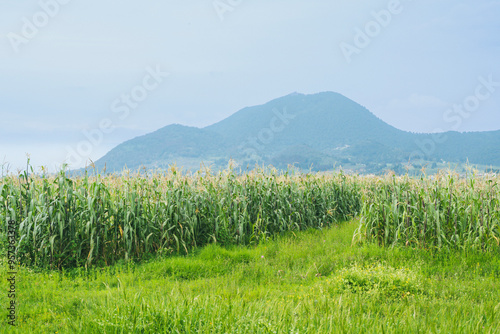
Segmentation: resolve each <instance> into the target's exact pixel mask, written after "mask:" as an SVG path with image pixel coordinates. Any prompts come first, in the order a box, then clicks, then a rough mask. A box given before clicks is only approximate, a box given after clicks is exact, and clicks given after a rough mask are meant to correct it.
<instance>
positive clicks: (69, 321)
mask: <svg viewBox="0 0 500 334" xmlns="http://www.w3.org/2000/svg"><path fill="white" fill-rule="evenodd" d="M357 226H358V223H357V222H350V223H346V224H344V225H342V226H340V227H332V228H330V229H326V230H323V231H307V232H300V233H295V234H293V233H292V234H290V235H288V236H286V237H280V238H278V240H275V241H269V242H266V243H263V244H261V245H259V246H256V247H253V248H246V247H234V248H231V249H224V248H220V247H218V246H214V245H211V246H207V247H205V248H203V249H200V250H198V251H196V252H195V253H194V254H190V255H189V256H172V257H168V258H164V259H157V260H154V261H151V262H149V263H145V264H141V265H133V264H121V265H120V264H119V265H116V266H113V267H108V268H105V269H100V270H97V271H91V272H85V271H84V270H82V271H81V272H80V273H78V271H73V272H71V273H66V274H60V273H59V272H44V273H36V272H33V271H32V270H30V269H27V268H21V269H20V270H19V273H18V278H17V279H18V282H17V286H16V289H17V303H18V306H17V307H18V309H17V310H18V320H17V325H18V327H17V328H16V329H15V330H13V329H12V328H10V326H7V323H6V321H5V319H6V317H5V314H6V311H5V307H4V305H7V295H6V293H2V294H1V295H0V305H1V306H2V307H1V309H2V311H1V312H0V316H1V318H2V326H0V332H17V333H41V332H49V333H56V332H57V333H329V332H331V333H430V332H432V333H498V332H500V315H499V311H500V289H498V286H499V283H500V254H498V253H497V254H495V253H488V254H486V253H478V252H469V253H464V252H457V251H446V250H441V251H440V252H439V253H436V254H433V253H432V252H430V251H426V250H422V249H420V250H414V249H409V248H382V247H379V246H377V245H374V244H364V245H352V242H351V241H352V237H353V233H354V231H355V229H356V227H357ZM1 271H2V272H7V269H6V265H5V263H2V268H1ZM0 288H1V290H2V291H7V284H6V280H5V279H2V282H1V286H0Z"/></svg>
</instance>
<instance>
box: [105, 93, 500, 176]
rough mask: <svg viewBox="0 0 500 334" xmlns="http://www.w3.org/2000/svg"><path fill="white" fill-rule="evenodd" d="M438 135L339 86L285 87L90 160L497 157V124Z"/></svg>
mask: <svg viewBox="0 0 500 334" xmlns="http://www.w3.org/2000/svg"><path fill="white" fill-rule="evenodd" d="M442 135H443V136H444V137H446V140H445V141H443V142H439V141H438V140H436V139H435V137H436V135H435V134H423V133H411V132H407V131H403V130H400V129H397V128H396V127H394V126H391V125H389V124H387V123H385V122H384V121H383V120H381V119H380V118H378V117H377V116H376V115H374V114H373V113H372V112H370V111H369V110H368V109H367V108H365V107H363V106H361V105H360V104H358V103H356V102H355V101H353V100H351V99H349V98H347V97H345V96H343V95H341V94H339V93H334V92H321V93H316V94H308V95H306V94H301V93H292V94H288V95H286V96H283V97H279V98H277V99H274V100H271V101H269V102H267V103H265V104H262V105H257V106H250V107H245V108H242V109H240V110H239V111H237V112H236V113H234V114H232V115H230V116H229V117H227V118H225V119H223V120H221V121H219V122H216V123H214V124H212V125H209V126H206V127H203V128H197V127H190V126H185V125H180V124H171V125H167V126H165V127H162V128H160V129H158V130H156V131H154V132H152V133H150V134H146V135H144V136H140V137H136V138H134V139H131V140H128V141H126V142H124V143H122V144H120V145H118V146H116V147H115V148H113V149H112V150H111V151H110V152H108V153H107V154H106V155H105V156H104V157H102V158H101V159H99V160H97V161H96V166H97V167H98V168H103V167H104V166H105V165H106V166H107V168H108V169H109V170H112V171H119V170H121V169H123V167H124V166H127V167H128V168H138V167H140V166H145V167H147V168H167V167H168V166H169V165H171V164H174V163H177V165H182V166H184V167H186V168H188V169H198V168H199V166H200V164H201V163H202V162H203V163H205V164H209V165H212V166H215V167H216V168H222V167H224V166H226V165H227V162H228V160H229V159H233V160H235V161H236V162H237V163H238V164H240V165H241V166H253V165H255V164H256V163H258V164H266V165H267V164H273V165H274V166H276V167H279V168H286V167H287V166H288V165H289V164H295V165H297V164H298V167H299V168H310V166H311V165H313V166H315V167H314V168H315V169H317V170H328V169H332V168H333V166H335V165H340V164H342V165H353V166H354V165H365V166H368V165H373V164H376V165H384V164H385V165H387V166H389V167H390V166H393V165H402V164H404V163H407V162H408V161H409V160H410V162H412V161H411V160H412V159H413V161H415V159H416V158H418V160H420V164H425V163H434V162H440V161H443V160H445V161H450V162H464V161H466V160H467V159H469V161H470V162H472V163H478V164H488V165H489V164H491V165H496V166H498V165H500V151H499V149H498V147H500V145H498V144H499V143H500V130H498V131H486V132H467V133H460V132H451V131H449V132H445V133H443V134H442ZM308 164H309V165H308ZM379 167H380V166H379Z"/></svg>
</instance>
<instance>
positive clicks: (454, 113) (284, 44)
mask: <svg viewBox="0 0 500 334" xmlns="http://www.w3.org/2000/svg"><path fill="white" fill-rule="evenodd" d="M499 59H500V0H476V1H460V0H439V1H438V0H413V1H411V0H401V1H397V0H385V1H378V0H370V1H368V0H359V1H352V0H349V1H347V0H346V1H344V0H335V1H333V0H308V1H305V0H300V1H299V0H216V1H214V0H182V1H172V0H148V1H130V0H106V1H96V0H85V1H83V0H42V1H34V0H23V1H19V0H0V116H1V117H0V164H1V163H2V162H4V161H6V162H9V163H10V165H11V169H14V170H15V169H16V168H20V167H21V166H22V165H23V164H24V162H25V159H26V153H29V154H31V159H32V163H33V164H34V165H35V166H39V165H46V166H48V167H49V168H50V169H53V168H55V166H57V165H59V164H61V163H62V162H64V161H65V160H66V161H67V160H68V154H69V153H70V152H77V151H78V152H80V153H81V152H83V153H85V154H83V155H84V156H83V157H82V158H83V159H82V160H81V162H80V164H78V163H77V162H76V159H75V160H74V161H73V166H72V167H79V165H82V164H84V160H85V158H87V157H89V158H91V159H93V160H97V159H98V158H100V157H101V156H102V155H104V154H105V153H106V152H107V151H109V150H110V149H111V148H112V147H114V146H115V145H117V144H119V143H120V142H122V141H124V140H127V139H130V138H133V137H135V136H137V135H142V134H145V133H148V132H152V131H154V130H157V129H158V128H160V127H163V126H166V125H168V124H171V123H180V124H184V125H190V126H200V127H201V126H206V125H209V124H212V123H214V122H217V121H220V120H222V119H224V118H225V117H227V116H229V115H230V114H232V113H234V112H236V111H237V110H239V109H241V108H243V107H245V106H250V105H257V104H262V103H265V102H267V101H269V100H272V99H274V98H277V97H280V96H283V95H286V94H289V93H291V92H295V91H297V92H301V93H307V94H311V93H317V92H321V91H335V92H339V93H341V94H343V95H345V96H347V97H349V98H351V99H353V100H354V101H356V102H358V103H360V104H362V105H363V106H365V107H367V108H368V109H369V110H370V111H372V112H373V113H374V114H375V115H377V116H378V117H380V118H381V119H382V120H384V121H386V122H387V123H389V124H391V125H393V126H395V127H397V128H400V129H403V130H408V131H414V132H433V131H436V130H439V129H441V130H452V129H453V130H457V131H479V130H498V129H500V63H499ZM155 72H156V73H155ZM166 72H168V75H166V74H165V73H166ZM454 105H458V106H462V109H461V110H462V111H461V113H459V111H458V110H460V109H450V108H453V106H454ZM463 107H465V108H466V109H468V110H469V111H468V112H467V111H464V110H463ZM452 120H454V121H452ZM99 126H101V128H102V129H101V130H99ZM110 127H111V129H110ZM85 133H87V137H90V139H87V137H86V135H85ZM499 144H500V143H499ZM87 153H88V154H87ZM80 155H81V154H80Z"/></svg>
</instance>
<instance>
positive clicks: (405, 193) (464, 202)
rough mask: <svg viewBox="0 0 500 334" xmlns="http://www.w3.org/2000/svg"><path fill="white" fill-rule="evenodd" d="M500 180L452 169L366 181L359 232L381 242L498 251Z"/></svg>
mask: <svg viewBox="0 0 500 334" xmlns="http://www.w3.org/2000/svg"><path fill="white" fill-rule="evenodd" d="M499 183H500V178H498V177H495V176H490V177H475V176H472V177H468V178H460V177H458V175H454V174H452V173H447V174H438V175H436V176H435V177H433V178H429V177H422V178H420V179H414V178H410V177H408V176H404V177H396V176H392V177H386V178H379V179H376V180H372V181H369V182H368V181H365V182H364V184H363V185H361V186H360V187H361V188H362V189H363V195H362V202H363V208H362V210H361V221H360V227H359V229H358V231H357V236H358V238H360V239H361V240H372V241H376V242H378V243H379V244H380V245H385V246H391V245H407V246H412V247H425V248H443V247H446V248H449V247H451V248H476V249H486V248H490V249H495V250H497V251H498V250H499V241H500V184H499Z"/></svg>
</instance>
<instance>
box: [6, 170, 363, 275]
mask: <svg viewBox="0 0 500 334" xmlns="http://www.w3.org/2000/svg"><path fill="white" fill-rule="evenodd" d="M359 194H360V192H359V189H358V186H357V183H356V182H355V180H354V179H353V178H350V177H346V176H345V175H343V174H337V175H334V176H321V175H309V174H308V175H294V174H288V173H285V174H283V173H281V174H280V173H278V172H277V171H276V170H268V171H260V172H251V173H248V174H243V175H237V174H236V173H234V172H233V171H232V169H230V170H226V171H223V172H219V173H217V174H212V173H210V171H204V172H199V173H197V174H194V175H190V176H187V175H182V174H181V173H179V172H178V171H177V170H176V169H175V168H172V169H171V170H170V171H169V172H164V173H156V174H137V175H130V174H126V175H123V176H116V175H105V176H101V175H92V176H89V175H88V174H85V176H83V177H68V175H67V174H66V173H65V172H64V171H61V172H60V173H58V174H57V175H56V176H33V177H32V176H28V174H27V172H25V173H24V174H21V175H20V176H19V177H14V176H8V177H4V178H2V179H1V183H0V222H1V223H0V243H1V248H0V249H2V251H3V252H5V249H6V245H7V237H6V234H7V233H6V229H7V226H8V225H10V226H12V225H14V226H15V227H16V232H17V235H16V251H17V260H18V261H19V262H20V263H22V264H25V265H28V266H36V267H42V268H58V269H61V268H71V267H78V266H86V267H88V266H92V265H98V266H102V265H111V264H113V263H116V262H117V261H119V260H128V259H134V260H140V259H144V258H146V257H148V256H150V255H152V254H158V253H159V254H162V253H170V252H181V253H182V252H184V253H188V252H190V250H192V249H193V248H195V247H198V246H202V245H205V244H208V243H220V244H223V245H230V244H252V243H258V242H259V241H261V240H263V239H265V238H268V237H271V236H274V235H277V234H281V233H284V232H287V231H300V230H304V229H308V228H321V227H324V226H325V227H326V226H328V225H331V224H334V223H336V222H339V221H343V220H347V219H350V218H352V217H354V216H355V215H356V214H357V213H358V212H359V211H360V209H361V202H360V195H359Z"/></svg>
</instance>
